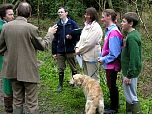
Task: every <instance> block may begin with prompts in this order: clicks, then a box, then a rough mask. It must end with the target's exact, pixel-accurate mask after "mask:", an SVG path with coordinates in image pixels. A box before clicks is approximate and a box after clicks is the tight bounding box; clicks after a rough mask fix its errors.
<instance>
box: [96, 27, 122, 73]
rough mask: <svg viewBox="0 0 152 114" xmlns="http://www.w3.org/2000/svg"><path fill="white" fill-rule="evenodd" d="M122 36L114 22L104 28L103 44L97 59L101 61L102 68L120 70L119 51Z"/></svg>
mask: <svg viewBox="0 0 152 114" xmlns="http://www.w3.org/2000/svg"><path fill="white" fill-rule="evenodd" d="M122 40H123V36H122V34H121V32H120V31H119V29H118V27H117V26H116V25H115V24H112V25H111V26H109V27H108V28H106V33H105V38H104V45H103V48H102V52H101V55H100V57H99V59H100V60H101V61H102V62H103V67H104V69H114V70H115V71H120V69H121V64H120V57H119V56H120V53H121V49H122V42H123V41H122Z"/></svg>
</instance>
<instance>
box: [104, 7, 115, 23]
mask: <svg viewBox="0 0 152 114" xmlns="http://www.w3.org/2000/svg"><path fill="white" fill-rule="evenodd" d="M103 13H105V14H106V16H111V20H112V21H113V22H115V21H116V20H117V13H116V12H115V11H114V10H113V9H105V10H104V11H103Z"/></svg>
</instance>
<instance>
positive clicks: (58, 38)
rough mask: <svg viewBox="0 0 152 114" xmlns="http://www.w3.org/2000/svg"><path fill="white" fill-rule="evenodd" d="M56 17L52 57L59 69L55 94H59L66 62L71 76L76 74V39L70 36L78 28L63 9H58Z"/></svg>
mask: <svg viewBox="0 0 152 114" xmlns="http://www.w3.org/2000/svg"><path fill="white" fill-rule="evenodd" d="M58 15H59V18H60V20H59V21H58V22H57V26H58V30H57V32H56V34H55V38H54V40H53V42H52V54H53V57H54V58H55V59H57V64H58V69H59V84H58V87H57V92H61V91H62V87H63V79H64V70H65V68H66V64H65V61H66V60H67V62H68V64H69V66H70V69H71V70H72V75H74V74H76V73H77V69H76V63H75V50H74V48H75V45H76V42H77V41H78V38H77V36H75V35H70V34H71V33H72V31H73V30H74V29H77V28H78V25H77V24H76V22H75V21H73V20H72V19H70V18H68V17H67V15H68V11H67V10H66V9H65V8H64V7H60V8H59V10H58Z"/></svg>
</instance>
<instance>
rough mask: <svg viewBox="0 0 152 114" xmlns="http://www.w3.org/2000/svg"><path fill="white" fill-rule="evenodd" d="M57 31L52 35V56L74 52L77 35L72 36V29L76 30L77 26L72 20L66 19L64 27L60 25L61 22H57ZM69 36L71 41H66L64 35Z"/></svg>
mask: <svg viewBox="0 0 152 114" xmlns="http://www.w3.org/2000/svg"><path fill="white" fill-rule="evenodd" d="M57 26H58V30H57V32H56V34H55V35H54V37H55V38H54V40H53V42H52V54H53V55H54V54H64V53H73V52H75V50H74V48H75V45H76V42H77V41H78V40H79V38H78V36H77V35H72V34H71V33H72V32H73V30H74V29H77V28H78V25H77V24H76V22H75V21H73V20H72V19H68V21H67V23H66V24H65V25H63V24H62V22H61V20H59V21H58V22H57ZM68 34H71V35H72V39H67V38H66V35H68Z"/></svg>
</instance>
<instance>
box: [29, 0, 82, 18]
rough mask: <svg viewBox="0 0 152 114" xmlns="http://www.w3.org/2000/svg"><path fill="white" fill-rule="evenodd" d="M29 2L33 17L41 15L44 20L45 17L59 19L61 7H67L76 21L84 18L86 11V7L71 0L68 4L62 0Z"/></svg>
mask: <svg viewBox="0 0 152 114" xmlns="http://www.w3.org/2000/svg"><path fill="white" fill-rule="evenodd" d="M29 2H30V4H31V5H32V8H33V15H38V13H39V14H40V17H41V18H42V19H44V18H45V17H47V18H48V17H49V18H51V19H55V18H57V17H58V15H57V11H58V8H59V7H61V6H64V7H66V8H67V9H68V10H69V14H70V16H71V17H72V18H74V19H77V18H79V17H82V15H83V11H84V9H85V6H84V5H83V4H82V3H81V2H79V1H76V0H75V1H74V0H69V1H67V2H64V1H62V0H39V1H38V0H30V1H29ZM38 6H39V8H38ZM38 9H39V11H38Z"/></svg>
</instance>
